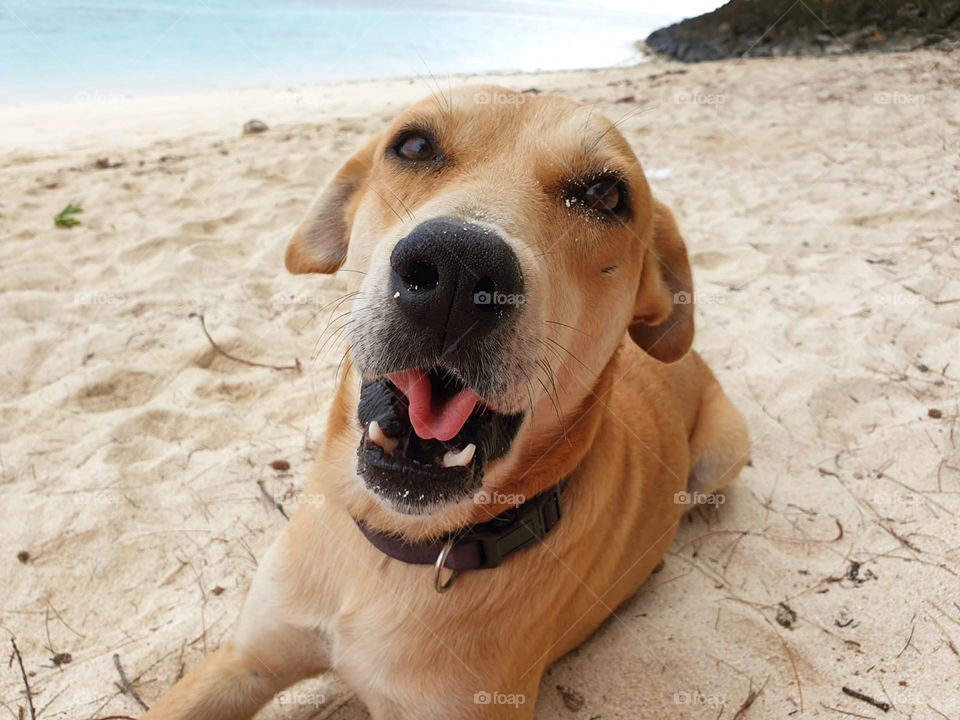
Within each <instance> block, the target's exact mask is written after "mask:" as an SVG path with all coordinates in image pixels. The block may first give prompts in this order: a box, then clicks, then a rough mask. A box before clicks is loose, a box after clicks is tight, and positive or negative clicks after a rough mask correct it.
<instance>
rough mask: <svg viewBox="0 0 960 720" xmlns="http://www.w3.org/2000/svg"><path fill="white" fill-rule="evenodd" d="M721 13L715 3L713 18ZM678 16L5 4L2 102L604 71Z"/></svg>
mask: <svg viewBox="0 0 960 720" xmlns="http://www.w3.org/2000/svg"><path fill="white" fill-rule="evenodd" d="M692 1H693V2H694V3H696V2H697V0H692ZM608 2H609V0H608ZM713 4H715V3H711V2H709V0H704V2H703V5H704V8H705V9H709V7H708V6H711V5H713ZM638 7H652V8H653V9H654V10H657V9H658V8H660V10H659V12H641V11H638V10H636V8H638ZM671 7H675V6H673V4H667V3H659V2H658V3H653V2H650V3H643V2H635V3H621V4H620V5H619V6H614V5H610V4H601V3H599V2H598V3H587V2H574V1H572V0H527V1H523V0H520V1H517V0H509V1H508V0H494V1H492V2H483V3H475V4H474V6H473V7H468V6H467V5H466V4H464V3H457V2H451V1H450V0H402V1H399V2H397V1H394V2H388V1H386V0H353V1H352V2H343V1H337V0H275V1H274V2H262V1H261V2H253V1H252V0H86V1H83V0H81V1H80V2H67V1H66V0H3V2H0V102H17V101H35V100H76V99H78V97H79V98H80V99H83V98H104V97H114V96H119V95H144V94H158V93H169V92H184V91H194V90H198V91H200V90H213V89H231V88H243V87H280V86H289V85H298V84H303V83H315V82H333V81H344V80H359V79H366V78H384V77H398V76H413V75H423V76H429V75H430V74H432V75H434V76H436V77H437V78H443V77H445V76H446V75H447V74H448V73H465V72H471V73H473V72H491V71H533V70H560V69H571V68H585V67H606V66H611V65H616V64H621V63H631V62H636V61H637V60H638V59H639V57H638V55H637V54H636V51H635V49H634V47H633V43H634V42H635V41H636V40H640V39H642V38H644V37H646V35H647V34H648V33H649V32H650V31H651V30H653V29H655V28H657V27H660V26H662V25H665V24H669V23H671V22H674V21H676V20H677V19H679V16H677V15H670V14H664V13H669V12H677V10H675V9H674V10H671V9H670V8H671ZM624 8H629V9H624ZM684 9H690V6H689V1H688V5H687V6H684Z"/></svg>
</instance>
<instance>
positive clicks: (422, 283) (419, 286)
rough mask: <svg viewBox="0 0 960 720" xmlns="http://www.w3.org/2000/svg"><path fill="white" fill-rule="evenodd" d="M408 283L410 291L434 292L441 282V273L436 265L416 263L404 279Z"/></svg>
mask: <svg viewBox="0 0 960 720" xmlns="http://www.w3.org/2000/svg"><path fill="white" fill-rule="evenodd" d="M403 279H404V280H406V281H407V286H408V287H409V288H410V290H414V291H416V290H433V289H434V288H435V287H436V286H437V283H438V282H439V281H440V273H439V272H437V268H436V266H435V265H431V264H430V263H425V262H416V263H414V264H413V265H412V266H411V267H410V271H409V272H408V273H406V275H405V276H404V278H403Z"/></svg>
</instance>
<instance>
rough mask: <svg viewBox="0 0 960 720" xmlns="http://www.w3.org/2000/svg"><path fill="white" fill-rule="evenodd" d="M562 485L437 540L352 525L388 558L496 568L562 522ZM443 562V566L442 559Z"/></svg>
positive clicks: (465, 567) (466, 567)
mask: <svg viewBox="0 0 960 720" xmlns="http://www.w3.org/2000/svg"><path fill="white" fill-rule="evenodd" d="M566 482H567V481H566V480H564V481H563V482H562V483H560V484H559V485H554V486H553V487H551V488H550V489H549V490H545V491H544V492H542V493H540V494H539V495H537V496H536V497H533V498H530V499H529V500H527V501H526V502H524V503H523V504H521V505H517V506H516V507H513V508H510V509H509V510H507V511H506V512H503V513H501V514H500V515H497V516H496V517H495V518H493V519H492V520H488V521H486V522H482V523H478V524H476V525H469V526H467V527H465V528H461V529H460V530H457V531H456V532H453V533H450V534H448V535H445V536H443V537H441V538H438V539H436V540H425V541H422V542H410V541H409V540H405V539H404V538H403V537H401V536H399V535H392V534H387V533H383V532H380V531H379V530H374V529H373V528H370V527H367V526H366V525H365V524H364V523H363V521H362V520H357V519H356V518H354V522H355V523H356V524H357V527H359V528H360V531H361V532H362V533H363V534H364V536H365V537H366V538H367V540H369V541H370V543H371V544H372V545H373V546H374V547H375V548H377V549H378V550H379V551H380V552H382V553H383V554H385V555H389V556H390V557H392V558H395V559H397V560H402V561H403V562H405V563H413V564H417V565H437V567H438V569H439V567H441V566H442V567H446V568H448V569H450V570H478V569H481V568H494V567H497V566H498V565H499V564H500V563H502V562H503V560H504V558H506V557H507V556H508V555H511V554H513V553H515V552H517V551H518V550H522V549H523V548H526V547H529V546H530V545H533V544H534V543H535V542H537V541H539V540H543V538H544V537H546V535H547V533H548V532H550V530H552V529H553V528H554V526H555V525H556V524H557V523H558V522H560V517H561V512H560V493H561V491H562V490H563V487H564V486H565V485H566ZM442 553H446V554H445V556H443V560H444V562H443V563H440V558H441V554H442Z"/></svg>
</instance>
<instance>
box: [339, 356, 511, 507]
mask: <svg viewBox="0 0 960 720" xmlns="http://www.w3.org/2000/svg"><path fill="white" fill-rule="evenodd" d="M357 417H358V419H359V420H360V424H361V426H362V427H363V428H364V433H363V438H362V439H361V441H360V447H359V449H358V451H357V455H358V458H359V459H358V462H357V471H358V472H359V473H360V475H361V477H362V478H363V479H364V481H365V482H366V484H367V486H368V487H369V488H370V490H372V491H373V492H375V493H377V494H378V495H379V496H381V497H382V498H383V499H384V500H386V501H387V502H388V503H389V504H390V505H391V506H392V507H394V508H395V509H397V510H400V511H402V512H407V513H421V512H426V511H428V510H429V509H430V508H431V507H437V506H440V505H443V504H446V503H451V502H459V501H461V500H463V499H464V498H466V497H468V496H470V495H472V494H474V493H475V492H476V491H477V490H479V489H480V486H481V484H482V482H483V472H484V467H485V465H486V464H487V463H489V462H492V461H493V460H496V459H497V458H499V457H501V456H503V455H505V454H506V453H507V451H508V450H509V449H510V445H511V443H512V442H513V439H514V438H515V437H516V434H517V432H518V430H519V429H520V425H521V423H522V422H523V413H515V414H509V415H508V414H502V413H498V412H496V411H494V410H492V409H491V408H490V407H488V406H487V404H486V403H485V402H484V401H483V399H482V398H481V397H480V396H479V395H478V394H477V393H476V392H475V391H474V390H473V389H472V388H470V387H468V386H467V385H466V384H465V383H464V382H463V381H462V380H461V379H460V378H459V377H458V376H457V375H456V374H455V373H454V372H453V371H451V370H448V369H445V368H442V367H434V368H430V369H427V370H425V369H423V368H409V369H407V370H401V371H399V372H395V373H391V374H390V375H388V376H387V377H381V378H377V379H375V380H366V381H364V383H363V385H362V386H361V388H360V402H359V404H358V406H357Z"/></svg>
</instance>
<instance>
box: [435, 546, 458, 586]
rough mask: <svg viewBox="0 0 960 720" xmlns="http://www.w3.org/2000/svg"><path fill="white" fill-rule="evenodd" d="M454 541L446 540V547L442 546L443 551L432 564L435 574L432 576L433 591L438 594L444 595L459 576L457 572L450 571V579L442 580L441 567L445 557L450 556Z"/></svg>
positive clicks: (445, 560)
mask: <svg viewBox="0 0 960 720" xmlns="http://www.w3.org/2000/svg"><path fill="white" fill-rule="evenodd" d="M453 545H454V539H453V538H450V539H449V540H447V543H446V545H444V546H443V549H442V550H440V554H439V555H437V561H436V562H435V563H434V568H435V569H436V573H434V576H433V589H434V590H436V591H437V592H438V593H445V592H446V591H447V590H449V589H450V588H451V587H453V583H454V581H456V579H457V575H459V574H460V571H459V570H452V571H451V572H450V577H448V578H447V579H446V580H442V579H441V578H442V577H443V566H444V564H445V563H446V562H447V555H449V554H450V551H451V550H453Z"/></svg>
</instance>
